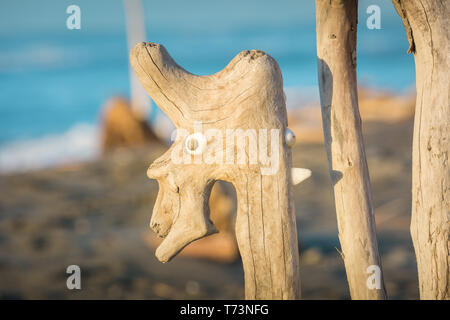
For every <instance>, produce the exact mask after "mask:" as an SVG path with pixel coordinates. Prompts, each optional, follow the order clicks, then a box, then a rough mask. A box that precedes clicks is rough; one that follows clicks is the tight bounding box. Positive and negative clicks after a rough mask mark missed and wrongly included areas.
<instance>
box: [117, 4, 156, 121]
mask: <svg viewBox="0 0 450 320" xmlns="http://www.w3.org/2000/svg"><path fill="white" fill-rule="evenodd" d="M123 6H124V9H125V22H126V32H127V46H128V50H131V48H133V46H134V45H135V44H136V43H138V42H140V41H145V38H146V35H145V17H144V7H143V4H142V0H123ZM129 74H130V103H131V110H132V111H133V115H134V116H135V117H137V118H138V119H140V120H143V121H146V120H147V118H148V115H149V113H150V111H151V103H150V99H149V98H148V96H147V94H146V92H145V90H144V88H142V85H141V84H140V83H139V80H138V79H137V77H136V73H135V72H134V71H133V69H132V67H131V66H130V70H129Z"/></svg>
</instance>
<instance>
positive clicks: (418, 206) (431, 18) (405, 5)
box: [393, 0, 450, 299]
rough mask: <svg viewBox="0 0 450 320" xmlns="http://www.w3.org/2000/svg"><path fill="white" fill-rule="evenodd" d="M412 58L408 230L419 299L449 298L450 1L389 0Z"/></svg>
mask: <svg viewBox="0 0 450 320" xmlns="http://www.w3.org/2000/svg"><path fill="white" fill-rule="evenodd" d="M393 3H394V6H395V8H396V10H397V12H398V14H399V15H400V17H401V18H402V20H403V25H404V27H405V30H406V34H407V37H408V41H409V50H408V52H412V53H414V59H415V64H416V89H417V100H416V112H415V119H414V137H413V155H412V169H413V172H412V219H411V235H412V239H413V243H414V249H415V252H416V258H417V267H418V272H419V288H420V297H421V299H450V240H449V239H450V168H449V154H450V102H449V92H450V79H449V74H448V72H449V66H450V55H449V52H450V29H449V25H450V2H449V1H436V0H422V1H419V0H408V1H400V0H394V1H393Z"/></svg>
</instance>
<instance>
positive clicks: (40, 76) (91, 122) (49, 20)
mask: <svg viewBox="0 0 450 320" xmlns="http://www.w3.org/2000/svg"><path fill="white" fill-rule="evenodd" d="M71 4H76V5H78V6H80V8H81V30H68V29H67V28H66V19H67V17H68V14H67V13H66V8H67V7H68V6H69V5H71ZM372 4H376V5H379V6H380V7H381V29H380V30H369V29H368V28H367V27H366V19H367V17H368V16H369V14H367V13H366V9H367V7H368V6H369V5H372ZM144 8H145V18H146V31H147V40H148V41H153V42H158V43H162V44H164V46H165V47H166V48H167V50H168V51H169V52H170V53H171V55H172V56H173V57H174V59H175V60H176V61H177V62H178V63H179V64H180V65H182V66H183V67H184V68H186V69H187V70H189V71H190V72H193V73H196V74H209V73H214V72H217V71H218V70H220V69H222V68H223V67H225V66H226V64H227V63H228V62H229V61H230V60H231V59H232V58H233V57H234V56H235V55H236V54H237V53H239V52H240V51H242V50H245V49H261V50H263V51H265V52H267V53H268V54H270V55H271V56H273V57H274V58H275V59H276V60H277V61H278V63H279V64H280V67H281V70H282V72H283V77H284V84H285V87H286V92H287V96H288V105H293V104H295V105H301V104H302V103H305V102H308V101H311V100H318V90H317V69H316V63H317V62H316V46H315V8H314V1H312V0H311V1H298V0H278V1H262V0H259V1H257V0H251V1H248V0H240V1H238V0H229V1H214V0H197V1H183V0H165V1H150V0H149V1H145V0H144ZM407 48H408V43H407V41H406V38H405V34H404V30H403V27H402V23H401V20H400V18H399V17H398V16H397V14H396V13H395V10H394V8H393V6H392V4H391V1H386V0H378V1H375V0H371V1H368V0H361V1H359V25H358V78H359V82H360V83H361V84H362V85H365V86H371V87H376V88H380V89H388V90H391V91H395V92H402V91H407V90H410V89H411V88H413V87H414V63H413V57H412V56H409V55H407V54H406V50H407ZM0 85H1V90H0V171H3V172H5V171H15V170H26V169H33V168H38V167H45V166H50V165H54V164H60V163H64V162H73V161H77V160H87V159H91V158H92V157H94V156H96V155H97V154H98V140H99V139H98V138H99V130H98V128H97V125H98V122H99V116H100V114H99V112H100V108H101V106H102V105H103V104H104V102H105V101H106V100H107V99H108V98H109V97H111V96H114V95H124V96H128V95H129V78H128V51H127V44H126V37H125V18H124V10H123V3H122V0H96V1H90V0H71V1H66V0H53V1H50V0H40V1H35V0H15V1H1V3H0ZM158 112H159V111H157V108H156V107H155V106H154V105H153V112H152V113H151V115H150V117H151V119H150V120H151V121H153V122H155V121H158V118H159V117H158Z"/></svg>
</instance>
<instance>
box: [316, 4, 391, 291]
mask: <svg viewBox="0 0 450 320" xmlns="http://www.w3.org/2000/svg"><path fill="white" fill-rule="evenodd" d="M357 14H358V10H357V1H356V0H339V1H338V0H316V28H317V57H318V72H319V88H320V103H321V108H322V118H323V130H324V136H325V146H326V150H327V155H328V162H329V168H330V175H331V180H332V183H333V190H334V199H335V205H336V213H337V220H338V228H339V240H340V242H341V248H342V258H343V259H344V263H345V269H346V272H347V280H348V283H349V287H350V294H351V297H352V298H353V299H385V298H386V291H385V288H384V280H383V275H382V271H381V270H382V269H381V260H380V255H379V252H378V244H377V237H376V231H375V221H374V216H373V208H372V197H371V190H370V181H369V172H368V169H367V162H366V156H365V151H364V144H363V138H362V133H361V118H360V115H359V109H358V94H357V82H356V25H357ZM372 265H374V266H375V267H371V268H369V267H370V266H372ZM368 268H369V270H368ZM378 268H379V269H378ZM375 270H379V274H378V275H377V276H378V285H376V284H375V283H373V284H372V285H368V281H370V279H369V280H368V278H369V276H370V275H371V274H370V273H368V272H376V271H375Z"/></svg>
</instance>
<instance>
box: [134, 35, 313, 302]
mask: <svg viewBox="0 0 450 320" xmlns="http://www.w3.org/2000/svg"><path fill="white" fill-rule="evenodd" d="M130 60H131V64H132V66H133V68H134V70H135V71H136V73H137V76H138V78H139V80H140V81H141V83H142V84H143V86H144V88H145V89H146V90H147V92H148V93H149V94H150V96H151V97H152V98H153V100H154V101H155V102H156V103H157V104H158V106H159V107H160V108H161V109H162V110H163V111H164V112H165V113H166V114H167V115H168V116H169V117H170V119H171V120H172V121H173V122H174V124H175V126H176V127H177V137H176V140H175V142H174V144H173V145H172V146H171V148H170V149H169V150H168V151H167V152H166V153H165V154H164V155H162V156H161V157H160V158H159V159H157V160H156V161H155V162H154V163H153V164H152V165H151V166H150V168H149V169H148V172H147V174H148V176H149V177H150V178H153V179H157V180H158V183H159V187H160V189H159V193H158V197H157V200H156V204H155V208H154V210H153V215H152V219H151V222H150V224H151V227H152V228H153V229H154V230H155V231H156V232H157V233H158V234H159V235H160V236H161V237H164V238H165V239H164V241H163V242H162V243H161V245H160V246H159V247H158V249H157V250H156V256H157V258H158V259H159V260H160V261H162V262H167V261H169V260H170V259H171V258H173V257H174V256H175V255H176V254H177V253H178V252H179V251H180V250H182V249H183V247H185V246H186V245H188V244H189V243H190V242H192V241H194V240H197V239H199V238H202V237H204V236H207V235H209V234H212V233H215V232H216V229H215V227H214V226H213V224H212V222H211V221H210V219H209V207H208V199H209V195H210V190H211V187H212V186H213V184H214V182H215V181H216V180H225V181H229V182H231V183H232V184H233V185H234V187H235V188H236V194H237V198H238V213H237V220H236V236H237V240H238V245H239V250H240V253H241V257H242V262H243V267H244V273H245V297H246V298H247V299H298V298H300V276H299V257H298V244H297V229H296V223H295V215H294V203H293V197H292V185H293V182H294V181H295V182H300V181H301V180H303V179H305V178H307V177H308V176H309V174H310V172H309V170H306V169H296V170H291V150H290V147H289V146H290V145H291V144H292V134H291V132H290V131H289V129H287V115H286V106H285V100H284V95H283V80H282V76H281V71H280V69H279V67H278V64H277V63H276V61H275V60H274V59H273V58H271V57H270V56H268V55H267V54H265V53H264V52H261V51H257V50H252V51H243V52H241V53H240V54H238V55H237V56H236V57H235V58H234V59H233V60H232V61H231V62H230V63H229V64H228V66H227V67H226V68H225V69H224V70H222V71H220V72H218V73H215V74H213V75H210V76H196V75H193V74H191V73H188V72H186V71H185V70H184V69H182V68H181V67H180V66H178V65H177V64H176V63H175V62H174V61H173V60H172V58H171V57H170V55H169V54H168V52H167V51H166V50H165V48H164V47H163V46H162V45H159V44H155V43H140V44H138V45H136V46H135V47H134V48H133V50H132V51H131V55H130ZM230 132H231V133H232V134H235V135H236V136H233V135H231V134H230ZM230 136H231V138H230ZM234 138H236V140H237V141H238V142H237V143H236V145H234V141H235V140H234ZM265 138H268V139H270V141H268V140H265ZM240 139H242V140H241V142H243V141H244V144H243V147H242V145H241V147H242V148H240V145H239V140H240ZM255 141H258V142H259V143H258V144H257V148H254V146H255V144H254V143H255ZM277 142H278V143H277ZM230 144H231V147H230ZM236 150H237V152H236ZM267 150H269V152H267ZM262 154H263V155H265V156H268V157H269V159H266V160H267V161H262V158H264V157H262V158H261V155H262ZM235 155H237V157H236V158H235ZM208 156H210V157H208ZM255 156H258V159H259V161H256V162H255V161H253V162H252V161H251V160H250V161H249V159H251V158H252V157H253V160H255V158H254V157H255ZM208 159H209V160H208ZM211 160H212V161H211ZM269 167H270V168H271V169H269ZM272 169H273V170H272ZM217 250H220V248H217Z"/></svg>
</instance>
